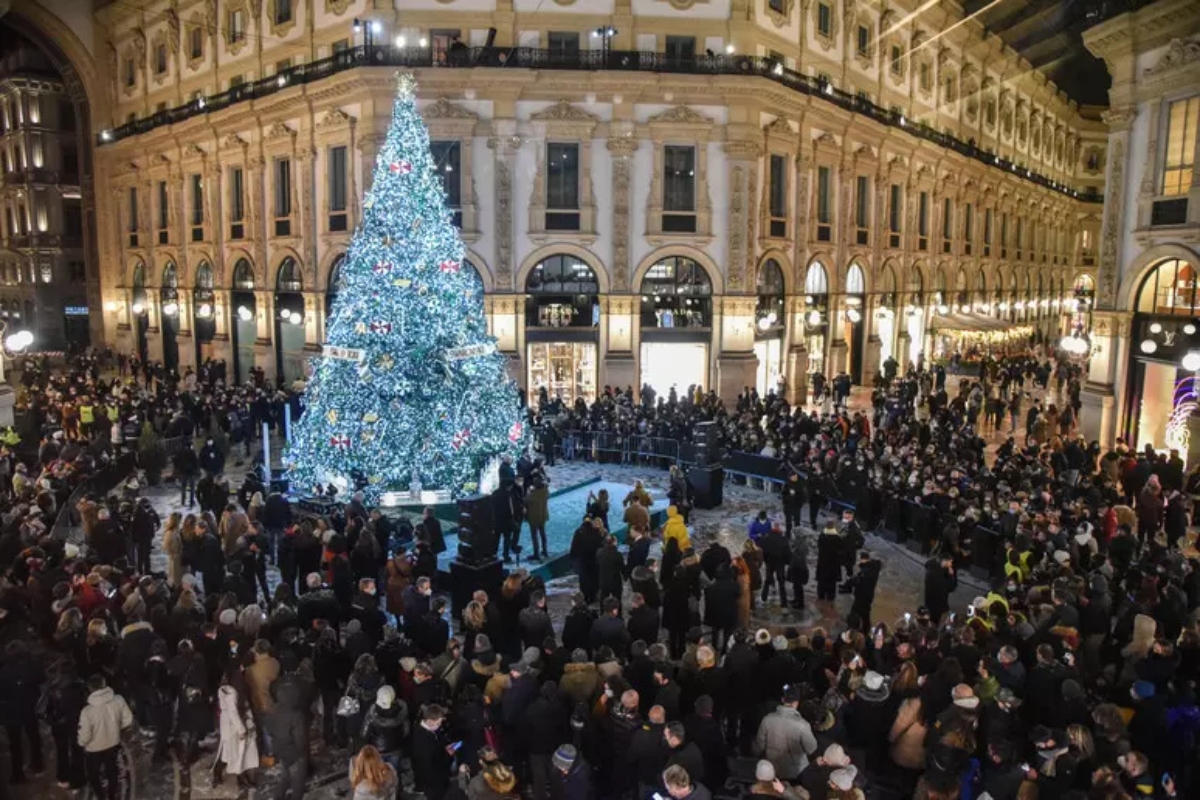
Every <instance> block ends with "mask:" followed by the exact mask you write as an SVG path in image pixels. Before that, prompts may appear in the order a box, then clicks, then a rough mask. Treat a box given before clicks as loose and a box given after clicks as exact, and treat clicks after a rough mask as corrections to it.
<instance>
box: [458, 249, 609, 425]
mask: <svg viewBox="0 0 1200 800" xmlns="http://www.w3.org/2000/svg"><path fill="white" fill-rule="evenodd" d="M471 268H472V270H474V269H475V268H474V266H473V265H472V267H471ZM476 275H478V272H476ZM479 286H480V288H481V289H482V282H480V283H479ZM599 330H600V283H599V281H598V280H597V278H596V273H595V272H594V271H593V270H592V268H591V267H590V266H588V265H587V264H586V263H584V262H583V261H581V260H579V259H578V258H575V257H574V256H570V255H554V256H550V257H549V258H546V259H544V260H543V261H542V262H541V263H539V264H538V265H537V266H535V267H534V268H533V269H532V270H530V272H529V276H528V277H527V278H526V279H525V350H526V352H525V363H526V365H527V366H526V369H527V374H526V388H527V391H528V397H529V403H530V405H531V406H534V407H536V406H537V405H538V404H539V401H540V395H541V393H542V392H543V391H544V392H545V394H546V396H547V398H550V399H561V400H562V401H563V402H566V403H573V402H574V401H575V400H576V399H578V398H582V399H583V400H584V401H585V402H587V403H591V402H592V401H594V400H595V399H596V383H597V380H598V378H599V369H598V364H599V356H598V352H599V344H600V338H599Z"/></svg>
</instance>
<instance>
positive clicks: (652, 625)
mask: <svg viewBox="0 0 1200 800" xmlns="http://www.w3.org/2000/svg"><path fill="white" fill-rule="evenodd" d="M655 585H656V586H657V584H655ZM659 627H660V617H659V613H658V609H657V608H653V607H651V606H650V605H649V604H648V603H647V602H646V598H645V597H644V596H643V595H642V594H641V592H634V593H633V596H632V598H631V599H630V609H629V619H628V620H626V622H625V628H626V630H628V631H629V639H630V641H634V642H637V641H641V642H645V643H646V644H648V645H649V644H654V643H655V642H657V641H658V629H659Z"/></svg>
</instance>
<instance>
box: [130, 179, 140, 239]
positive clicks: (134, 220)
mask: <svg viewBox="0 0 1200 800" xmlns="http://www.w3.org/2000/svg"><path fill="white" fill-rule="evenodd" d="M137 229H138V198H137V187H136V186H130V187H129V232H130V233H137Z"/></svg>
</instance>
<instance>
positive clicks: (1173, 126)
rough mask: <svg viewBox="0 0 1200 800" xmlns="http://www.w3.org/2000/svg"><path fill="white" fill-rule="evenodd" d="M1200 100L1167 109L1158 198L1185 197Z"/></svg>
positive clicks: (1192, 156) (1178, 104) (1198, 119)
mask: <svg viewBox="0 0 1200 800" xmlns="http://www.w3.org/2000/svg"><path fill="white" fill-rule="evenodd" d="M1198 122H1200V97H1189V98H1188V99H1186V100H1176V101H1175V102H1174V103H1171V105H1170V107H1169V108H1168V109H1167V149H1166V153H1165V155H1164V157H1163V177H1162V192H1161V193H1162V195H1163V196H1165V197H1174V196H1176V195H1182V194H1187V193H1188V191H1189V190H1190V189H1191V188H1192V175H1193V172H1194V170H1195V159H1196V127H1197V123H1198Z"/></svg>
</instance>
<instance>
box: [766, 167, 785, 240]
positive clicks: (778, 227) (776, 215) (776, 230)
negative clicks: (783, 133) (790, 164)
mask: <svg viewBox="0 0 1200 800" xmlns="http://www.w3.org/2000/svg"><path fill="white" fill-rule="evenodd" d="M769 177H770V180H771V187H770V198H769V199H770V203H769V205H770V208H769V209H768V213H769V214H770V216H771V220H770V234H771V236H774V237H778V238H782V237H784V236H787V206H788V202H787V197H788V194H787V192H788V184H787V156H781V155H778V154H776V153H772V154H771V168H770V176H769Z"/></svg>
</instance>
